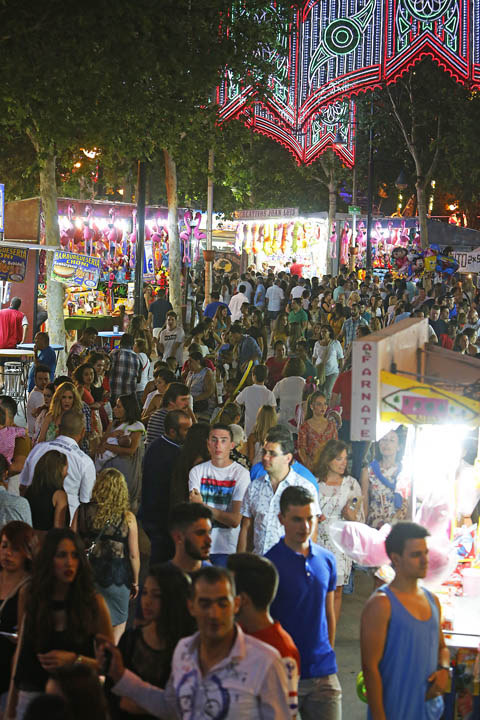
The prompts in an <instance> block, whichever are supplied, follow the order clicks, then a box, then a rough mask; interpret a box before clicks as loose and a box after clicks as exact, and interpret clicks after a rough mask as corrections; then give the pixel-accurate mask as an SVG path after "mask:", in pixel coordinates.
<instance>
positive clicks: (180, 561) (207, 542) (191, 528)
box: [168, 502, 213, 575]
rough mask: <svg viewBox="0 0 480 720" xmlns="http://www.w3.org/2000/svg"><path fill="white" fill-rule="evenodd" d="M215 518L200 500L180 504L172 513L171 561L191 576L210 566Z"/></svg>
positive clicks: (170, 519)
mask: <svg viewBox="0 0 480 720" xmlns="http://www.w3.org/2000/svg"><path fill="white" fill-rule="evenodd" d="M212 519H213V513H212V511H211V510H210V508H209V507H207V506H206V505H201V504H200V503H187V502H184V503H179V504H178V505H176V506H175V507H174V508H173V509H172V511H171V513H170V518H169V523H168V527H169V529H170V535H171V536H172V540H173V542H174V544H175V555H174V556H173V559H172V560H171V561H170V562H171V563H172V564H173V565H176V567H178V568H180V570H183V572H185V573H187V574H188V575H191V574H192V573H194V572H196V571H197V570H200V568H201V567H203V566H204V565H210V563H209V562H208V558H209V556H210V548H211V546H212Z"/></svg>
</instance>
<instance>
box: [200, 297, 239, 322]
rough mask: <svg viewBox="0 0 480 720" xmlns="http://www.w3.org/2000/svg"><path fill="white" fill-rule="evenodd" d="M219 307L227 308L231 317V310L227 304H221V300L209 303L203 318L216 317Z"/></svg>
mask: <svg viewBox="0 0 480 720" xmlns="http://www.w3.org/2000/svg"><path fill="white" fill-rule="evenodd" d="M219 307H226V308H227V310H228V313H227V315H231V314H232V313H231V312H230V309H229V307H228V305H227V304H226V303H222V302H220V300H214V301H213V302H211V303H208V305H207V307H206V308H205V310H204V311H203V317H208V318H212V320H213V318H214V317H215V313H216V312H217V310H218V308H219Z"/></svg>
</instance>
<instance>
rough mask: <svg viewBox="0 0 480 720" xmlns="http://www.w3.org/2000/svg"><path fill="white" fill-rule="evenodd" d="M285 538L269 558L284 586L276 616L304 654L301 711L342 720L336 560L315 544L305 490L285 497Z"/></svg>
mask: <svg viewBox="0 0 480 720" xmlns="http://www.w3.org/2000/svg"><path fill="white" fill-rule="evenodd" d="M279 519H280V522H281V523H282V525H283V527H284V529H285V537H283V538H282V539H281V540H280V541H279V542H278V543H277V544H276V545H274V546H273V547H272V548H271V550H269V551H268V552H267V553H266V555H265V557H267V558H268V559H269V560H271V561H272V562H273V564H274V565H275V567H276V568H277V570H278V574H279V576H280V582H279V586H278V592H277V596H276V598H275V600H274V601H273V603H272V606H271V614H272V617H273V618H274V619H275V620H278V621H279V622H280V624H281V625H282V626H283V627H284V628H285V630H286V631H287V632H288V633H290V635H291V636H292V638H293V640H294V642H295V645H296V646H297V648H298V650H299V652H300V660H301V679H300V683H299V686H298V708H299V711H300V714H301V717H302V720H318V718H321V719H322V720H341V717H342V705H341V701H342V690H341V687H340V683H339V681H338V677H337V662H336V658H335V651H334V650H333V646H334V644H335V630H336V622H335V611H334V606H333V598H334V593H335V587H336V584H337V570H336V564H335V557H334V555H333V554H332V553H331V552H329V551H328V550H325V549H324V548H322V547H320V546H319V545H316V544H315V543H312V542H311V540H310V536H311V534H312V528H313V526H314V524H315V523H314V521H315V507H314V497H313V495H312V494H311V493H310V492H309V491H308V490H306V489H305V488H303V487H296V486H291V487H288V488H285V490H284V491H283V493H282V496H281V498H280V514H279Z"/></svg>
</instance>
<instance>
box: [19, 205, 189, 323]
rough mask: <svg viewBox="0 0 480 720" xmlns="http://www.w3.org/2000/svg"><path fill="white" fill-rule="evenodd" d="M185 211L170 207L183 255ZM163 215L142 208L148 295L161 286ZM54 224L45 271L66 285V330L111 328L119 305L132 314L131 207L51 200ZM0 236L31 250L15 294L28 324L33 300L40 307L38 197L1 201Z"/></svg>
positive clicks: (164, 272) (165, 258) (42, 256)
mask: <svg viewBox="0 0 480 720" xmlns="http://www.w3.org/2000/svg"><path fill="white" fill-rule="evenodd" d="M188 212H190V211H186V210H185V209H179V212H178V222H179V231H180V234H181V236H182V243H183V249H184V256H188V255H189V254H190V248H191V247H193V244H194V241H195V239H196V237H194V231H193V229H192V223H190V224H189V226H188V228H187V227H186V222H187V221H186V218H187V214H188ZM190 215H191V219H193V218H196V216H197V215H196V214H194V213H192V212H190ZM167 219H168V211H167V209H166V208H162V207H156V206H148V207H147V208H146V222H145V251H144V257H143V270H144V281H145V282H146V283H149V284H151V285H152V287H153V290H154V293H155V291H156V290H157V289H158V288H165V289H167V290H168V263H169V252H168V250H169V248H168V226H167ZM58 222H59V230H60V243H59V246H58V248H56V249H55V250H56V253H55V257H54V267H55V268H56V271H55V272H54V274H53V276H52V277H53V279H55V280H57V281H59V282H62V283H63V284H64V285H65V288H66V292H65V305H64V314H65V326H66V329H67V330H68V331H71V332H72V333H75V332H77V331H79V330H82V329H83V328H84V327H85V326H86V325H93V326H94V327H96V328H97V329H98V330H111V329H112V327H113V324H114V322H115V317H114V316H115V315H116V314H118V307H119V305H125V306H126V310H127V313H131V312H133V298H134V292H133V280H134V268H135V264H136V262H137V258H136V255H135V253H136V206H135V205H133V204H131V203H117V202H105V201H86V200H75V199H71V198H58ZM190 236H192V237H190ZM5 237H6V241H5V245H6V244H7V243H8V245H9V246H11V244H12V240H13V241H14V242H15V243H16V244H17V245H18V246H19V248H22V247H25V248H27V247H29V246H30V247H34V248H35V250H39V252H36V253H35V252H31V253H29V254H28V257H27V256H26V262H27V268H26V273H25V282H24V285H23V287H22V292H19V293H18V294H19V295H21V296H22V299H23V301H24V305H25V308H24V309H25V311H26V312H27V315H28V316H29V313H30V315H31V320H30V316H29V320H30V325H31V326H33V325H34V321H35V317H36V312H37V303H36V302H34V299H38V303H39V306H40V308H42V307H43V308H44V309H45V303H46V282H47V279H48V278H47V277H46V251H42V250H41V248H42V245H45V219H44V215H43V211H42V206H41V200H40V198H29V199H27V200H19V201H12V202H7V203H6V205H5ZM78 268H82V272H80V273H79V272H78ZM57 270H58V272H57ZM14 274H15V273H14ZM16 274H17V275H18V273H16Z"/></svg>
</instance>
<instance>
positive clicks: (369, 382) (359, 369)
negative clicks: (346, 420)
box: [350, 340, 378, 442]
mask: <svg viewBox="0 0 480 720" xmlns="http://www.w3.org/2000/svg"><path fill="white" fill-rule="evenodd" d="M352 348H353V349H352V355H353V362H352V415H351V424H350V437H351V439H352V440H368V441H370V442H375V440H376V439H377V437H376V428H377V399H378V345H377V343H372V342H368V341H367V340H365V342H359V341H354V343H353V346H352Z"/></svg>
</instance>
